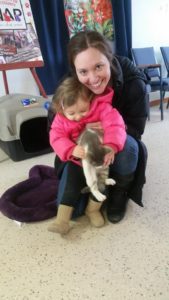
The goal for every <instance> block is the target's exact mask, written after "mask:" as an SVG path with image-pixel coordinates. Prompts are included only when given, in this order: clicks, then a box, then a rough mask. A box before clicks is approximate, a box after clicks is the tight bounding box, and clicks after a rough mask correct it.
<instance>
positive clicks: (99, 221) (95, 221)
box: [85, 199, 104, 227]
mask: <svg viewBox="0 0 169 300" xmlns="http://www.w3.org/2000/svg"><path fill="white" fill-rule="evenodd" d="M102 204H103V202H96V201H93V200H91V199H89V202H88V205H87V207H86V211H85V213H86V215H87V216H88V218H89V220H90V223H91V224H92V225H93V226H94V227H102V226H103V225H104V218H103V216H102V214H101V212H100V208H101V206H102Z"/></svg>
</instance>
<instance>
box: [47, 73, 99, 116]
mask: <svg viewBox="0 0 169 300" xmlns="http://www.w3.org/2000/svg"><path fill="white" fill-rule="evenodd" d="M92 97H93V93H92V92H91V91H90V90H89V89H88V88H87V87H85V86H84V85H83V84H81V83H80V82H79V81H78V80H77V79H76V78H74V77H67V78H66V79H64V80H63V81H62V82H61V84H60V85H59V87H58V88H57V89H56V91H55V93H54V95H53V99H52V110H53V111H54V112H55V113H56V112H58V113H61V114H62V113H63V109H64V107H69V106H72V105H74V104H75V103H76V102H77V100H78V98H82V99H83V100H84V101H89V102H90V101H91V99H92Z"/></svg>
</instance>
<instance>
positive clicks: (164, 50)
mask: <svg viewBox="0 0 169 300" xmlns="http://www.w3.org/2000/svg"><path fill="white" fill-rule="evenodd" d="M160 50H161V54H162V56H163V59H164V63H165V66H166V69H167V77H169V47H160Z"/></svg>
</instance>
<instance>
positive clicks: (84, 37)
mask: <svg viewBox="0 0 169 300" xmlns="http://www.w3.org/2000/svg"><path fill="white" fill-rule="evenodd" d="M88 48H96V49H97V50H99V51H100V52H101V53H102V54H103V55H105V56H106V57H107V59H108V61H109V63H110V67H111V68H112V69H114V67H113V65H112V60H113V53H112V49H111V46H110V42H109V41H108V40H107V39H106V38H105V37H104V36H103V35H101V34H100V33H99V32H97V31H93V30H91V31H80V32H78V33H77V34H76V35H74V36H73V37H72V38H71V39H70V41H69V44H68V60H69V64H70V67H71V70H72V72H73V75H75V74H76V70H75V66H74V61H75V58H76V56H77V55H78V54H79V53H81V52H82V51H84V50H86V49H88ZM114 71H115V70H114Z"/></svg>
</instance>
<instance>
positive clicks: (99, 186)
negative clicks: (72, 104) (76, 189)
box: [78, 128, 115, 202]
mask: <svg viewBox="0 0 169 300" xmlns="http://www.w3.org/2000/svg"><path fill="white" fill-rule="evenodd" d="M102 137H103V136H102V134H101V133H100V132H99V131H98V130H94V129H90V128H87V129H85V130H84V131H83V132H82V134H81V135H80V137H79V139H78V144H79V145H81V146H83V147H84V149H85V152H86V156H85V159H82V167H83V171H84V175H85V178H86V183H87V186H88V187H85V188H83V189H82V193H85V192H89V191H90V192H91V193H92V194H93V195H94V197H95V198H96V199H97V200H98V201H100V202H101V201H104V200H105V199H106V196H105V195H104V194H103V192H104V191H105V187H106V185H114V184H115V181H114V180H113V179H112V178H108V175H109V167H105V166H103V162H104V156H105V154H106V153H109V152H110V151H111V149H110V148H108V147H105V146H103V145H102Z"/></svg>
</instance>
